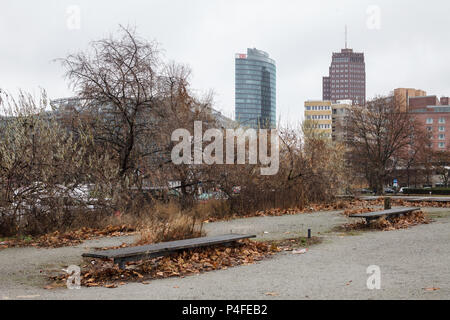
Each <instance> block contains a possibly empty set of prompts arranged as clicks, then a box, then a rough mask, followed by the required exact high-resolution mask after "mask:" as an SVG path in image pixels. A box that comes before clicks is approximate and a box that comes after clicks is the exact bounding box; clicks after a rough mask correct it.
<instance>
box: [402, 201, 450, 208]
mask: <svg viewBox="0 0 450 320" xmlns="http://www.w3.org/2000/svg"><path fill="white" fill-rule="evenodd" d="M393 203H394V204H395V205H398V206H416V207H421V208H423V207H428V208H450V202H442V201H421V202H417V201H408V200H403V199H394V200H393Z"/></svg>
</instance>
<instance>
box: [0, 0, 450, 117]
mask: <svg viewBox="0 0 450 320" xmlns="http://www.w3.org/2000/svg"><path fill="white" fill-rule="evenodd" d="M255 3H256V2H255V1H248V2H247V1H246V2H245V3H242V2H236V1H227V2H221V3H218V2H217V3H216V2H214V3H212V2H204V1H194V2H191V3H190V4H186V3H184V2H181V1H180V2H178V3H176V7H177V10H175V11H171V13H170V16H168V12H167V11H166V9H165V8H166V7H165V3H164V2H162V1H152V5H151V9H152V10H147V9H148V8H150V6H148V5H147V4H145V5H144V4H142V3H139V5H138V4H137V2H136V3H135V4H136V5H125V4H120V3H117V2H114V5H105V2H103V1H96V2H95V3H90V2H88V1H78V2H77V3H76V4H78V6H79V8H80V10H81V25H80V28H79V29H77V28H73V29H69V28H68V26H67V21H68V17H69V16H68V14H67V9H68V7H69V6H70V5H72V4H73V3H72V2H70V1H59V2H58V3H57V4H52V5H50V4H49V3H47V2H44V3H39V4H34V3H25V4H22V3H18V2H13V1H8V0H6V1H2V3H1V4H0V8H1V9H2V10H1V11H0V12H2V13H5V12H9V13H10V14H9V15H8V16H5V15H4V14H2V13H0V15H2V17H1V21H2V23H3V24H4V25H9V26H10V27H11V28H13V29H14V30H15V31H14V37H13V36H12V35H11V34H9V33H8V32H6V30H8V29H5V28H3V29H1V30H0V33H1V36H2V39H3V41H4V47H3V50H2V52H1V53H0V69H1V70H2V73H1V74H0V85H1V86H2V88H3V89H5V90H10V91H15V90H17V88H23V89H25V90H27V91H32V92H36V93H37V92H38V89H39V87H43V88H46V89H47V90H48V93H49V95H50V97H51V98H53V99H55V98H61V97H70V96H73V91H72V90H70V89H69V88H68V87H67V83H66V81H64V78H63V69H62V68H61V66H60V65H59V64H58V63H54V62H52V61H53V59H55V58H60V57H64V56H65V55H66V54H67V53H71V52H76V51H78V50H83V49H84V48H86V47H87V45H88V43H89V42H90V41H92V40H95V39H98V38H101V37H102V36H105V35H108V34H109V33H111V32H114V31H115V30H116V29H117V25H118V24H119V23H122V24H131V25H136V27H137V30H138V32H139V33H140V34H141V35H142V37H145V38H147V39H155V40H157V41H159V42H160V43H161V47H162V48H163V49H165V52H166V54H165V55H166V57H167V59H169V60H172V59H173V60H176V61H180V62H182V63H185V64H188V65H189V66H190V67H191V68H192V70H193V74H192V87H193V88H196V89H197V90H198V92H199V94H203V93H206V92H207V91H208V90H210V89H212V90H214V92H215V101H216V107H217V109H219V110H221V111H222V112H223V114H224V115H226V116H228V117H231V116H233V115H234V107H235V106H234V99H235V92H234V59H233V57H234V53H235V52H239V51H240V50H242V48H248V47H256V48H260V49H262V50H264V51H267V52H270V55H271V57H272V58H273V59H274V60H276V61H277V78H278V82H277V87H278V89H277V119H278V118H280V117H281V121H282V122H283V123H284V122H291V123H292V122H294V121H295V122H296V123H298V122H299V121H301V120H302V119H303V111H304V109H303V102H304V101H305V100H307V99H310V98H314V99H321V98H322V88H321V85H320V79H321V77H322V76H323V75H325V74H326V73H327V72H328V67H329V65H328V62H329V59H330V53H331V52H333V51H336V50H339V49H340V48H342V47H344V41H345V39H344V26H345V25H346V24H347V25H348V27H349V33H348V35H349V36H348V43H349V47H352V48H354V50H355V51H357V52H360V51H364V52H365V54H366V65H367V68H366V72H367V77H368V84H367V98H368V99H370V98H373V97H374V96H376V95H379V94H388V93H389V92H390V90H392V88H399V87H415V88H423V89H425V90H427V91H430V92H431V91H432V92H439V93H442V94H447V92H450V87H449V84H448V81H446V74H448V72H449V71H450V66H448V65H442V61H446V52H448V49H449V48H448V46H449V45H448V44H447V42H446V41H442V40H443V39H445V37H446V33H445V30H446V27H447V26H446V12H448V11H449V10H450V4H449V3H448V2H445V1H441V2H440V4H439V7H440V8H441V10H439V11H436V10H434V9H433V7H432V6H427V5H426V4H421V3H410V2H407V1H401V0H400V1H396V2H395V3H392V2H388V1H378V2H377V5H378V8H379V10H380V19H381V20H380V21H381V22H380V24H379V25H377V24H376V23H375V22H373V19H371V18H372V17H374V15H373V14H372V12H373V10H371V9H372V7H371V5H372V3H371V2H369V1H361V2H356V3H354V4H353V5H351V6H347V5H345V4H342V3H341V4H339V3H337V2H336V1H324V2H322V3H308V5H307V6H305V5H304V4H302V3H300V2H299V3H297V2H295V3H294V2H287V3H284V4H283V6H280V5H279V4H278V3H276V2H271V1H259V2H258V3H257V4H258V5H255ZM108 4H109V3H108ZM237 6H239V8H240V10H236V7H237ZM147 7H148V8H147ZM405 7H406V8H408V10H404V8H405ZM137 9H139V10H137ZM255 10H256V13H257V14H250V13H254V12H255ZM98 12H102V14H101V15H98ZM94 13H95V14H94ZM18 16H20V17H22V18H21V19H12V18H11V17H18ZM417 16H421V17H422V18H421V19H420V20H417V19H416V17H417ZM189 17H191V18H189ZM249 17H251V18H249ZM313 17H320V19H315V18H314V19H313ZM171 19H175V20H177V21H181V23H182V24H183V28H182V29H180V28H179V27H178V26H177V27H170V26H169V25H168V23H167V21H170V20H171ZM374 19H375V18H374ZM19 21H20V24H19ZM268 21H270V23H267V22H268ZM99 22H101V23H99ZM36 25H39V28H35V26H36ZM30 30H31V32H30ZM287 35H289V36H287ZM205 39H208V41H205ZM386 48H388V50H386ZM29 52H33V54H32V55H30V54H29ZM211 53H213V54H211ZM9 57H14V58H15V59H14V60H12V61H11V60H10V59H9ZM7 62H8V63H7ZM386 74H389V75H391V74H392V75H393V76H389V77H386V76H385V75H386ZM317 79H319V80H317Z"/></svg>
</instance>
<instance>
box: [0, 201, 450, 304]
mask: <svg viewBox="0 0 450 320" xmlns="http://www.w3.org/2000/svg"><path fill="white" fill-rule="evenodd" d="M427 211H430V212H432V213H433V216H434V217H435V218H436V222H434V223H432V224H429V225H421V226H417V227H413V228H410V229H407V230H399V231H391V232H365V233H360V234H357V235H352V236H349V235H346V236H343V235H341V234H336V233H333V232H329V230H331V229H332V228H333V227H334V226H335V225H340V224H342V223H345V222H346V221H347V218H345V217H343V216H341V215H339V214H338V213H337V212H324V213H316V214H312V215H296V216H282V217H261V218H250V219H241V220H234V221H230V222H218V223H211V224H207V225H206V226H205V228H206V230H207V232H208V234H209V235H214V234H221V233H228V232H230V231H233V232H235V233H238V232H245V233H247V232H248V233H255V234H257V235H258V238H259V239H283V238H289V237H293V236H295V235H297V234H302V235H304V234H305V232H306V230H307V229H308V228H311V229H313V232H314V233H315V234H318V233H319V232H320V235H321V236H324V238H325V239H324V242H323V243H322V244H320V245H317V246H314V247H312V248H310V251H308V252H307V253H306V254H303V255H293V254H291V253H280V254H277V255H276V256H274V257H273V258H271V259H268V260H265V261H261V262H259V263H257V264H254V265H249V266H240V267H236V268H230V269H228V270H221V271H215V272H209V273H205V274H201V275H198V276H190V277H186V278H182V279H181V278H171V279H164V280H155V281H152V282H150V284H149V285H143V284H137V283H135V284H133V283H131V284H127V285H124V286H121V287H119V288H117V289H106V288H82V289H81V290H67V289H58V290H44V289H41V288H42V287H43V285H44V277H43V276H42V274H40V270H42V269H45V270H47V269H51V268H56V269H58V268H61V266H62V265H68V264H79V263H80V254H81V253H82V252H85V251H86V250H89V248H93V247H103V246H110V245H117V244H120V243H121V242H123V241H127V242H129V241H132V240H133V237H126V238H105V239H99V240H95V241H88V242H86V243H84V244H83V245H81V246H77V247H70V248H59V249H35V248H16V249H7V250H2V251H0V299H2V298H3V299H7V298H10V299H23V298H33V299H449V298H450V270H449V267H448V266H449V265H450V255H449V254H448V252H450V250H449V249H450V210H448V209H437V208H434V209H431V208H430V209H427ZM265 232H268V233H265ZM288 232H289V233H288ZM369 265H378V266H379V267H380V268H381V290H373V291H372V290H368V289H367V287H366V281H367V278H368V275H367V274H366V269H367V267H368V266H369ZM432 287H435V288H440V289H439V290H436V291H433V292H429V291H426V290H424V288H432ZM267 292H275V293H276V295H275V296H267V295H266V293H267Z"/></svg>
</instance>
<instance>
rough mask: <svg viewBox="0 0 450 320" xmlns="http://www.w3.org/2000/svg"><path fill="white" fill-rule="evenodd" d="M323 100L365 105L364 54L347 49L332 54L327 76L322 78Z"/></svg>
mask: <svg viewBox="0 0 450 320" xmlns="http://www.w3.org/2000/svg"><path fill="white" fill-rule="evenodd" d="M323 100H330V101H333V102H336V101H337V100H352V103H353V104H357V105H364V104H365V103H366V64H365V61H364V53H358V52H353V49H347V48H346V49H342V50H341V52H334V53H333V57H332V61H331V66H330V70H329V75H328V76H327V77H323Z"/></svg>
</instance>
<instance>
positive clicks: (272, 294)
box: [265, 292, 280, 297]
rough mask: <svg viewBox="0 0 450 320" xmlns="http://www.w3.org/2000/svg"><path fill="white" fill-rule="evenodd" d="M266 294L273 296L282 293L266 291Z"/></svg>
mask: <svg viewBox="0 0 450 320" xmlns="http://www.w3.org/2000/svg"><path fill="white" fill-rule="evenodd" d="M265 295H266V296H272V297H277V296H279V295H280V294H279V293H278V292H266V293H265Z"/></svg>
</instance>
